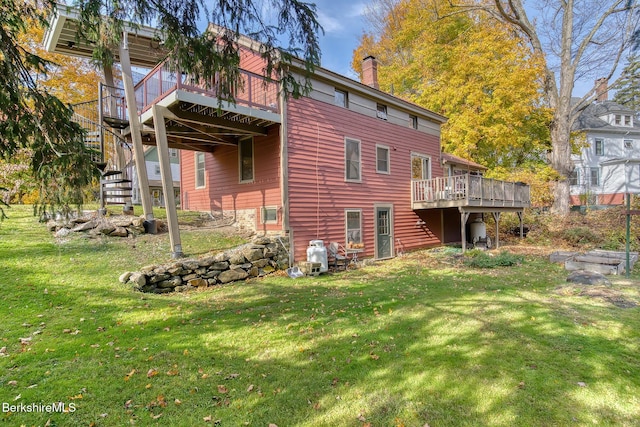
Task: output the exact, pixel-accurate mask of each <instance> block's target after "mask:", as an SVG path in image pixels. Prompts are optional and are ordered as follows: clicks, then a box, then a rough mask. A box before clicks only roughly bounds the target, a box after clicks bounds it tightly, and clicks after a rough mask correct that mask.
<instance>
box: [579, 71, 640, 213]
mask: <svg viewBox="0 0 640 427" xmlns="http://www.w3.org/2000/svg"><path fill="white" fill-rule="evenodd" d="M596 85H597V91H598V100H597V101H596V102H594V103H593V104H591V105H589V106H588V107H587V108H586V109H585V110H584V111H583V112H582V113H581V114H580V116H579V118H578V120H577V121H576V123H575V124H574V127H573V129H574V131H583V132H584V133H585V137H586V143H585V144H584V146H583V147H582V148H581V149H580V153H579V154H574V155H572V156H571V157H572V160H573V162H574V165H575V170H574V172H573V174H572V175H571V176H570V181H571V193H570V194H571V204H572V205H618V204H622V203H623V202H624V194H625V193H627V192H628V193H636V194H637V193H640V120H639V119H638V118H637V117H636V115H635V112H634V111H633V110H630V109H629V108H626V107H624V106H622V105H620V104H617V103H615V102H613V101H609V100H607V88H606V80H603V79H601V80H597V81H596Z"/></svg>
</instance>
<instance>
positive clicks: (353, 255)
mask: <svg viewBox="0 0 640 427" xmlns="http://www.w3.org/2000/svg"><path fill="white" fill-rule="evenodd" d="M344 252H345V255H346V256H347V258H349V255H351V262H352V263H354V264H357V263H358V254H359V253H362V252H364V249H362V248H357V249H356V248H346V249H345V250H344Z"/></svg>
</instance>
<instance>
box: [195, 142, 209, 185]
mask: <svg viewBox="0 0 640 427" xmlns="http://www.w3.org/2000/svg"><path fill="white" fill-rule="evenodd" d="M198 155H202V158H203V160H204V161H203V162H202V185H198ZM193 159H194V162H195V174H194V175H195V176H194V178H195V183H194V184H195V188H205V187H206V186H207V158H206V156H205V155H204V153H203V152H200V151H196V153H195V155H194V156H193Z"/></svg>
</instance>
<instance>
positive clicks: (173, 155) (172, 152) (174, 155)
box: [169, 148, 178, 157]
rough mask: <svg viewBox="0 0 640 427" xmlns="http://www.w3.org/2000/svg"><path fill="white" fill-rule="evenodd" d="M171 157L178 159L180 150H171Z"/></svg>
mask: <svg viewBox="0 0 640 427" xmlns="http://www.w3.org/2000/svg"><path fill="white" fill-rule="evenodd" d="M169 157H178V150H176V149H175V148H169Z"/></svg>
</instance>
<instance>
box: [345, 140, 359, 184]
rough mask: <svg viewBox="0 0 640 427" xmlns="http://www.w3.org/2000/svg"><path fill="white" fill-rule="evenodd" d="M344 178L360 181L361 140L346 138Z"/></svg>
mask: <svg viewBox="0 0 640 427" xmlns="http://www.w3.org/2000/svg"><path fill="white" fill-rule="evenodd" d="M344 169H345V170H344V178H345V180H346V181H360V180H361V177H360V173H361V170H360V141H358V140H357V139H349V138H345V140H344Z"/></svg>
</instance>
